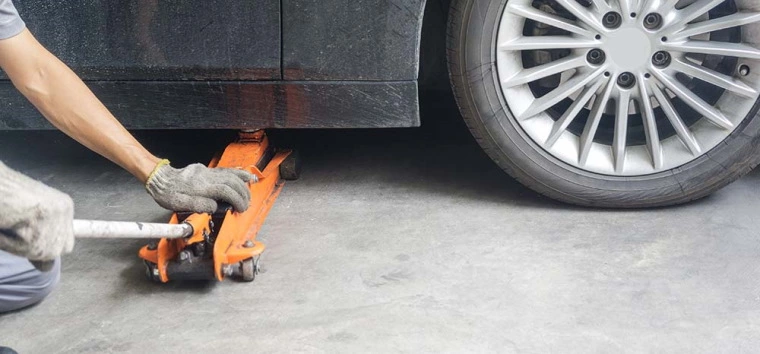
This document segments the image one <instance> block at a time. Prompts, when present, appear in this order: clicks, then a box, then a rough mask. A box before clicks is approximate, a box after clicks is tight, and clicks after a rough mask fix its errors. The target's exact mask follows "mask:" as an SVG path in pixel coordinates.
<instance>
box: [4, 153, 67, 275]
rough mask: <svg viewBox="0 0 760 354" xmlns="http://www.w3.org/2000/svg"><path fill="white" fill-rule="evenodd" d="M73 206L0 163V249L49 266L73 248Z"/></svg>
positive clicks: (36, 182) (38, 183)
mask: <svg viewBox="0 0 760 354" xmlns="http://www.w3.org/2000/svg"><path fill="white" fill-rule="evenodd" d="M73 221H74V202H73V201H72V200H71V198H70V197H69V196H68V195H66V194H64V193H62V192H59V191H57V190H55V189H53V188H50V187H48V186H46V185H44V184H43V183H41V182H38V181H35V180H33V179H31V178H29V177H27V176H24V175H22V174H21V173H19V172H16V171H14V170H12V169H10V168H8V166H6V165H5V164H3V163H2V162H0V249H2V250H5V251H7V252H10V253H13V254H16V255H18V256H21V257H25V258H27V259H29V260H31V261H37V262H34V263H39V264H45V263H48V264H52V263H50V262H49V261H53V260H55V259H56V258H58V257H59V256H60V255H61V254H62V253H68V252H71V250H72V249H73V248H74V230H73Z"/></svg>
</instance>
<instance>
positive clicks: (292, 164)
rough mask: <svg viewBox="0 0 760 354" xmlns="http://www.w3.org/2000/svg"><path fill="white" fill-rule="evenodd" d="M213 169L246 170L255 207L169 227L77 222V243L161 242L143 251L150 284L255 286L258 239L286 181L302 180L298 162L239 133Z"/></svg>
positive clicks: (176, 221) (183, 219)
mask: <svg viewBox="0 0 760 354" xmlns="http://www.w3.org/2000/svg"><path fill="white" fill-rule="evenodd" d="M209 167H226V168H241V169H245V170H248V171H250V172H251V173H253V174H254V175H255V176H256V177H257V178H258V181H257V182H256V183H252V184H250V185H249V188H250V190H251V204H250V207H249V208H248V210H247V211H245V212H242V213H238V212H234V211H233V210H232V209H231V207H229V206H220V208H219V209H218V210H217V211H216V212H215V213H213V214H192V213H175V214H174V215H172V217H171V220H170V221H169V224H147V223H130V222H120V223H114V222H105V221H85V220H76V221H75V222H74V234H75V235H76V236H77V237H85V238H86V237H108V238H113V237H122V238H134V237H138V238H159V237H160V238H161V239H160V240H159V241H158V242H153V243H150V244H148V245H147V246H145V247H143V248H142V249H140V252H139V255H140V258H142V259H143V260H144V261H145V267H146V275H147V276H148V278H150V279H152V280H155V281H158V282H162V283H166V282H168V281H170V280H203V279H217V280H220V281H221V280H223V279H224V278H227V277H233V278H236V279H238V280H242V281H248V282H250V281H253V280H254V279H255V277H256V274H257V273H258V271H259V264H258V261H259V257H260V256H261V253H262V252H264V244H262V243H261V242H258V241H256V236H257V234H258V232H259V229H260V228H261V226H262V224H263V223H264V220H265V219H266V217H267V214H269V210H270V209H271V208H272V205H273V204H274V202H275V200H276V199H277V196H278V195H279V194H280V191H281V190H282V187H283V185H284V180H293V179H297V178H298V174H299V172H300V166H299V161H298V156H297V154H295V153H294V152H293V151H290V150H277V149H275V148H274V147H272V146H271V145H270V144H269V140H268V139H267V137H266V135H265V134H264V132H263V131H256V132H243V133H240V135H239V137H238V140H237V141H236V142H234V143H232V144H230V145H228V146H227V148H226V149H225V150H224V152H223V153H222V154H220V155H218V156H217V157H215V158H214V159H213V160H212V161H211V163H210V164H209Z"/></svg>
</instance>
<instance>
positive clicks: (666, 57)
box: [652, 51, 671, 68]
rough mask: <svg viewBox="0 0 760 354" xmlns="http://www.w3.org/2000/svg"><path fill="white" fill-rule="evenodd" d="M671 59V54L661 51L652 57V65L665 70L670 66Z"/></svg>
mask: <svg viewBox="0 0 760 354" xmlns="http://www.w3.org/2000/svg"><path fill="white" fill-rule="evenodd" d="M670 59H671V58H670V53H668V52H662V51H660V52H657V53H654V55H653V56H652V64H654V65H655V66H656V67H658V68H664V67H667V66H669V65H670Z"/></svg>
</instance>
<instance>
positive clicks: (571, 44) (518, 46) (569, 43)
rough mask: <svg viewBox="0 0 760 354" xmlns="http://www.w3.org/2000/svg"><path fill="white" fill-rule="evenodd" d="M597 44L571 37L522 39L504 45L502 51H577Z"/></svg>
mask: <svg viewBox="0 0 760 354" xmlns="http://www.w3.org/2000/svg"><path fill="white" fill-rule="evenodd" d="M596 44H597V42H596V41H593V40H588V39H586V40H583V39H577V38H573V37H569V36H542V37H521V38H519V39H516V40H513V41H510V42H507V43H502V45H501V46H500V48H501V49H502V50H514V51H517V50H539V49H576V48H591V47H594V46H595V45H596Z"/></svg>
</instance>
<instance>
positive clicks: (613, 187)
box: [447, 0, 760, 208]
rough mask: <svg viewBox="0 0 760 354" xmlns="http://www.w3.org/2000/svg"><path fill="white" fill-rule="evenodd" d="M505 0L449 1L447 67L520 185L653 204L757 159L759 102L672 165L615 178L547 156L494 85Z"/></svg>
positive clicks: (466, 111)
mask: <svg viewBox="0 0 760 354" xmlns="http://www.w3.org/2000/svg"><path fill="white" fill-rule="evenodd" d="M507 1H508V0H452V2H451V7H450V11H449V27H448V37H447V49H448V65H449V74H450V77H451V83H452V86H453V91H454V95H455V97H456V100H457V103H458V105H459V107H460V110H461V112H462V115H463V117H464V119H465V122H466V123H467V125H468V126H469V128H470V130H471V132H472V134H473V135H474V137H475V139H476V140H477V141H478V143H479V144H480V146H481V147H482V148H483V149H484V150H485V151H486V153H488V155H489V156H490V157H491V158H492V159H493V160H494V161H495V162H496V163H497V164H498V165H499V166H500V167H501V168H502V169H504V170H505V171H506V172H507V173H509V174H510V175H511V176H512V177H514V178H515V179H517V180H518V181H520V182H521V183H523V184H525V185H526V186H528V187H530V188H532V189H534V190H536V191H538V192H539V193H541V194H544V195H546V196H548V197H550V198H554V199H557V200H560V201H563V202H567V203H572V204H577V205H583V206H596V207H610V208H645V207H658V206H667V205H674V204H680V203H685V202H689V201H693V200H696V199H699V198H702V197H705V196H707V195H710V194H711V193H713V192H715V191H717V190H718V189H720V188H722V187H724V186H726V185H728V184H729V183H731V182H733V181H735V180H737V179H738V178H740V177H741V176H743V175H745V174H747V173H748V172H750V171H751V170H752V169H753V168H754V167H755V166H757V165H758V163H760V144H759V142H760V140H758V136H759V134H760V119H757V118H756V114H757V111H758V104H757V103H756V104H755V106H754V107H753V109H752V110H751V113H750V114H749V115H748V116H747V117H746V118H745V119H744V121H743V122H742V124H741V125H740V126H739V127H738V128H737V129H736V131H734V133H733V134H731V135H730V136H729V137H728V138H727V139H726V140H724V141H723V143H721V144H720V145H718V146H717V147H716V148H714V149H712V150H711V151H709V152H708V153H707V154H705V155H703V156H701V157H699V158H697V159H695V160H693V161H691V162H689V163H688V164H686V165H684V166H681V167H679V168H676V169H673V170H669V171H665V172H661V173H657V174H653V175H647V176H636V177H615V176H607V175H600V174H595V173H591V172H587V171H584V170H581V169H578V168H576V167H574V166H570V165H568V164H566V163H564V162H562V161H560V160H558V159H557V158H555V157H553V156H551V155H550V154H548V153H547V152H546V151H544V150H543V149H542V148H541V147H540V146H539V145H537V144H535V143H534V142H533V141H532V140H531V138H530V137H529V136H528V135H527V134H526V133H525V132H524V131H523V130H522V128H521V127H520V126H519V125H518V124H517V122H516V121H515V118H514V116H513V115H512V113H511V112H510V110H509V108H508V107H507V106H506V104H505V103H504V99H503V97H502V93H501V89H500V88H499V86H498V85H499V84H498V78H497V72H496V64H495V62H496V60H495V53H494V50H493V46H494V43H495V36H496V30H497V29H498V28H497V27H498V22H499V19H500V17H501V14H502V11H503V10H504V7H505V5H506V3H507Z"/></svg>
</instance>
